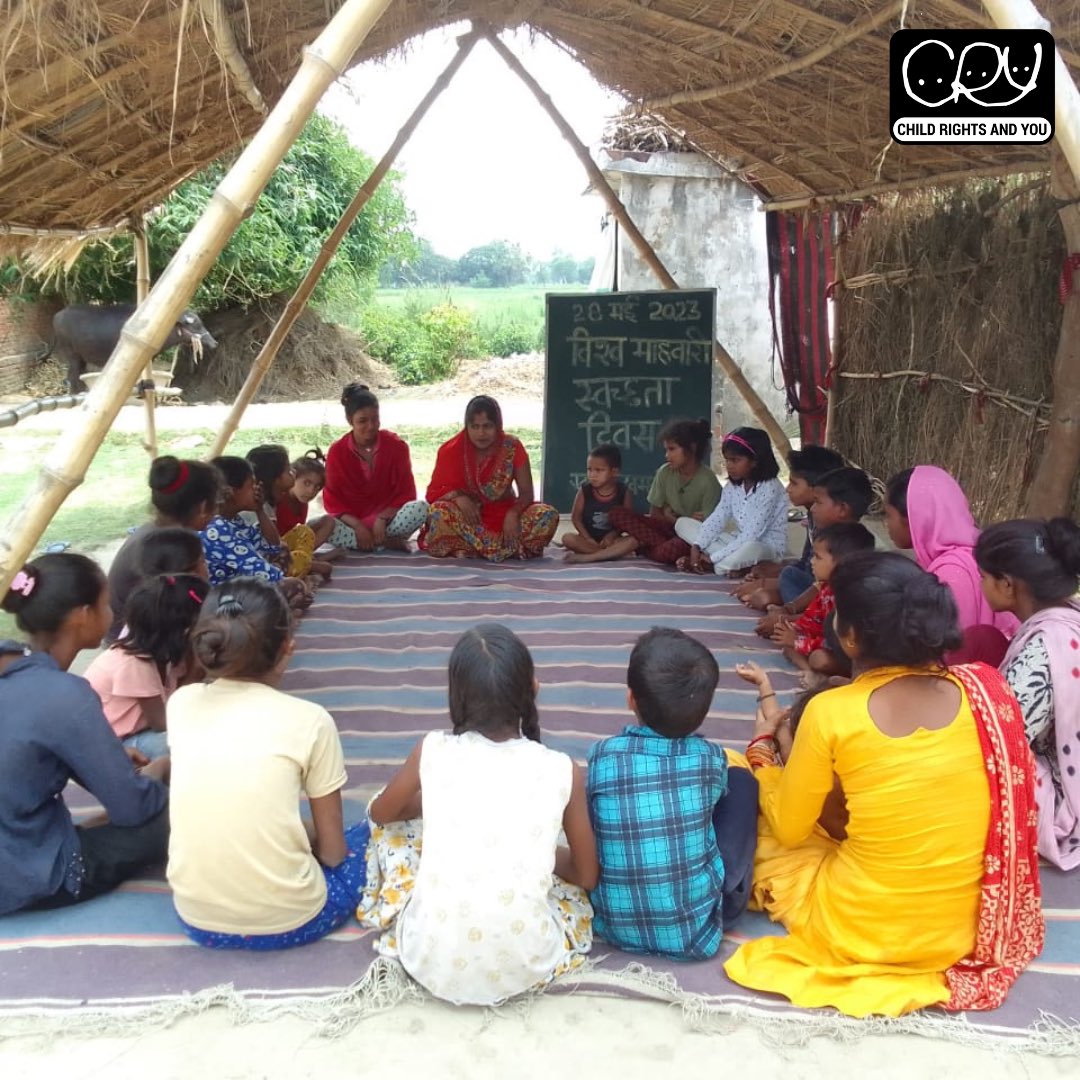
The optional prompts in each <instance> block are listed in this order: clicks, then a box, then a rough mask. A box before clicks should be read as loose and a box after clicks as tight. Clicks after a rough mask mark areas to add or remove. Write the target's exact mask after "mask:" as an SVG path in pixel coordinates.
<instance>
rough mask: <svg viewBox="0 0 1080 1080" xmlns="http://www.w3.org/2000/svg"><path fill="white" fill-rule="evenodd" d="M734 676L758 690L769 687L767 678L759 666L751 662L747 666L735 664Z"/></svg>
mask: <svg viewBox="0 0 1080 1080" xmlns="http://www.w3.org/2000/svg"><path fill="white" fill-rule="evenodd" d="M735 674H736V675H738V676H739V678H740V679H745V680H746V681H747V682H748V683H753V684H754V686H756V687H757V688H758V690H764V689H766V688H767V687H768V686H769V676H768V675H767V674H766V673H765V669H764V668H763V667H762V666H761V665H760V664H755V663H754V662H753V661H751V662H750V663H748V664H736V665H735Z"/></svg>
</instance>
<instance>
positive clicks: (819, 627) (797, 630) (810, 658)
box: [772, 522, 874, 688]
mask: <svg viewBox="0 0 1080 1080" xmlns="http://www.w3.org/2000/svg"><path fill="white" fill-rule="evenodd" d="M873 548H874V536H873V533H871V532H870V530H869V529H867V528H866V526H865V525H859V524H858V523H856V522H842V523H840V524H837V525H830V526H828V527H827V528H824V529H822V530H821V531H820V532H819V533H818V534H817V535H816V536H815V537H814V553H813V556H812V557H811V560H810V569H811V572H812V573H813V575H814V585H815V587H816V588H817V595H816V596H815V597H814V599H813V600H812V601H811V602H810V604H809V606H808V607H807V608H806V610H805V611H804V612H803V613H802V614H801V615H800V616H799V617H798V618H797V619H794V620H792V619H783V620H781V622H780V623H778V624H777V627H776V629H775V630H774V631H773V635H772V639H773V641H775V642H776V643H777V644H778V645H783V646H784V655H785V656H786V657H787V659H788V660H790V661H791V662H792V663H793V664H794V665H795V666H796V667H797V668H799V670H800V671H802V672H803V683H804V684H805V685H806V686H807V687H810V688H813V687H815V686H818V685H820V684H821V683H823V682H825V680H826V679H828V677H829V676H830V675H842V674H845V672H846V665H845V664H844V663H843V659H844V658H843V657H840V656H837V655H836V653H835V652H833V650H832V649H830V648H829V645H828V642H827V640H826V637H827V626H828V622H829V617H830V615H832V612H833V609H834V608H835V606H836V600H835V599H834V597H833V591H832V588H831V587H830V585H829V579H830V578H831V577H832V575H833V571H834V570H835V569H836V567H837V566H838V565H839V563H840V562H842V561H843V560H844V559H846V558H847V557H848V556H849V555H853V554H854V553H855V552H857V551H872V550H873Z"/></svg>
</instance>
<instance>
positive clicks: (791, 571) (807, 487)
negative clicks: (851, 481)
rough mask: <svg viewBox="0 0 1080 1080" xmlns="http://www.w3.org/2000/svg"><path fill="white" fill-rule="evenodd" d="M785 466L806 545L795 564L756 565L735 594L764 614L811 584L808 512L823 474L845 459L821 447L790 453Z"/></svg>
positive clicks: (811, 525) (811, 531)
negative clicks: (803, 514) (802, 512)
mask: <svg viewBox="0 0 1080 1080" xmlns="http://www.w3.org/2000/svg"><path fill="white" fill-rule="evenodd" d="M787 462H788V469H789V474H788V482H787V494H788V498H789V499H790V500H791V505H792V506H799V507H802V508H803V509H804V510H806V522H805V524H806V542H805V543H804V545H803V550H802V555H801V556H800V557H799V559H798V560H797V561H796V562H794V563H789V564H788V565H787V566H783V567H777V566H776V564H775V563H770V564H765V563H762V564H759V565H758V566H756V567H754V569H753V570H751V572H750V573H749V574H748V575H747V578H746V581H744V582H743V584H742V585H740V586H739V588H738V589H736V590H735V595H736V597H738V599H740V600H742V601H743V603H744V604H746V605H747V606H748V607H752V608H756V609H757V610H758V611H764V610H765V609H766V608H767V607H768V606H769V605H770V604H785V603H787V602H788V601H789V600H795V599H796V598H797V597H799V596H801V595H802V594H803V593H804V592H806V590H807V589H809V588H810V586H811V585H813V584H814V576H813V574H812V573H811V570H810V556H811V555H812V554H813V549H812V544H813V539H814V529H815V525H814V515H813V514H812V513H811V512H810V508H811V507H812V506H813V505H814V485H815V484H816V483H817V482H818V481H819V480H820V479H821V477H823V476H824V475H825V474H826V473H828V472H832V470H833V469H842V468H843V467H844V459H843V458H842V457H841V456H840V455H839V454H838V453H837V452H836V451H835V450H829V449H828V448H827V447H824V446H804V447H803V448H802V449H801V450H792V451H791V452H790V453H789V454H788V456H787Z"/></svg>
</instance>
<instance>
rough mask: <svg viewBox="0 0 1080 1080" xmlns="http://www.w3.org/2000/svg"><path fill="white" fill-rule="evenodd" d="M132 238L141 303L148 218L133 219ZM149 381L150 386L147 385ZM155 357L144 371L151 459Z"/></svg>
mask: <svg viewBox="0 0 1080 1080" xmlns="http://www.w3.org/2000/svg"><path fill="white" fill-rule="evenodd" d="M131 238H132V240H133V241H134V244H135V303H136V304H141V303H142V302H143V301H144V300H145V299H146V297H147V295H148V294H149V292H150V244H149V241H148V240H147V238H146V218H145V217H143V216H142V215H136V216H135V217H133V218H132V220H131ZM147 383H149V384H150V385H149V387H147ZM153 387H154V358H153V357H152V356H151V357H150V359H149V360H147V361H146V368H145V370H144V371H143V391H142V399H143V406H144V407H145V409H146V441H145V442H144V443H143V449H144V450H146V452H147V453H148V454H149V455H150V457H151V459H153V458H156V457H157V417H156V416H155V415H154V409H155V407H156V405H157V394H156V393H155V392H154V389H153Z"/></svg>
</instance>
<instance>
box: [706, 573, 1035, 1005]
mask: <svg viewBox="0 0 1080 1080" xmlns="http://www.w3.org/2000/svg"><path fill="white" fill-rule="evenodd" d="M831 584H832V586H833V591H834V593H835V596H836V629H837V634H838V637H839V639H840V644H841V647H842V648H843V650H844V652H845V653H847V655H848V656H849V657H850V658H851V661H852V664H853V667H854V673H855V677H854V679H853V680H852V682H851V683H850V684H849V685H847V686H842V687H838V688H836V689H832V690H826V691H824V692H822V693H820V694H818V695H817V696H816V697H815V698H814V699H813V700H812V701H810V702H809V704H807V706H806V709H805V711H804V712H803V716H802V719H801V721H800V723H799V726H798V731H797V734H796V735H795V737H794V739H793V738H792V735H791V731H790V729H789V728H788V727H787V725H786V723H785V722H784V720H783V714H782V713H780V714H779V715H778V713H779V710H776V708H775V696H774V695H773V694H772V692H771V691H770V690H768V688H767V687H764V688H763V690H762V693H761V694H760V700H761V705H760V709H759V712H758V722H757V734H756V735H755V737H754V739H753V740H752V741H751V743H750V746H749V747H748V749H747V758H748V759H749V762H750V765H751V767H752V768H753V769H754V773H755V776H756V777H757V780H758V785H759V792H760V795H759V799H760V811H761V812H760V816H759V819H758V848H757V854H756V856H755V860H754V885H753V896H752V899H751V906H756V907H758V908H759V909H760V908H763V909H764V910H765V911H767V912H768V913H769V915H770V916H771V917H772V918H773V919H774V920H776V921H778V922H781V923H783V924H784V926H785V927H786V928H787V930H788V934H787V936H786V937H764V938H759V939H757V940H756V941H750V942H748V943H747V944H745V945H742V946H741V947H740V948H739V949H738V950H737V951H736V952H735V953H734V955H733V956H732V957H731V959H730V960H728V962H727V963H726V964H725V970H726V971H727V974H728V975H729V976H730V977H731V978H732V979H733V980H734V981H735V982H737V983H740V984H741V985H743V986H749V987H751V988H753V989H755V990H767V991H771V992H773V993H778V994H783V995H784V996H785V997H788V998H790V999H791V1000H792V1001H793V1002H794V1003H795V1004H796V1005H799V1006H803V1007H813V1006H827V1005H831V1006H833V1007H835V1008H837V1009H840V1010H841V1011H842V1012H845V1013H847V1014H848V1015H850V1016H860V1017H861V1016H868V1015H871V1014H878V1015H885V1016H898V1015H900V1014H902V1013H907V1012H911V1011H912V1010H915V1009H920V1008H924V1007H926V1006H929V1005H942V1006H944V1007H945V1008H946V1009H952V1010H963V1009H994V1008H997V1006H999V1005H1000V1004H1001V1003H1002V1002H1003V1001H1004V1000H1005V996H1006V994H1007V993H1008V991H1009V988H1010V987H1011V986H1012V984H1013V983H1014V982H1015V981H1016V977H1017V976H1018V975H1019V974H1020V972H1021V971H1023V969H1024V968H1025V967H1026V966H1027V965H1028V964H1029V963H1030V962H1031V961H1032V960H1033V959H1034V958H1035V957H1036V956H1037V955H1038V954H1039V952H1040V951H1041V949H1042V944H1043V935H1044V924H1043V915H1042V907H1041V899H1040V897H1041V893H1040V886H1039V868H1038V856H1037V853H1036V830H1035V825H1036V807H1035V794H1034V783H1033V781H1034V775H1035V770H1034V763H1033V761H1032V757H1031V751H1030V749H1029V748H1028V743H1027V738H1026V736H1025V732H1024V721H1023V717H1022V716H1021V714H1020V709H1019V706H1018V705H1017V702H1016V699H1015V698H1014V697H1013V695H1012V693H1011V692H1010V690H1009V688H1008V685H1007V683H1006V682H1005V680H1004V678H1003V677H1002V676H1001V675H1000V674H999V673H998V671H997V670H996V669H995V668H991V667H989V666H988V665H986V664H981V663H975V664H970V665H959V666H956V667H953V668H947V667H945V666H944V665H943V663H942V660H941V658H942V656H943V655H944V654H945V653H947V652H949V651H951V650H953V649H955V648H958V647H959V645H960V641H961V633H960V629H959V625H958V620H957V609H956V602H955V601H954V600H953V597H952V593H951V592H950V591H949V589H948V587H947V586H945V585H942V584H941V583H940V582H939V581H938V580H937V579H936V578H935V577H934V576H933V575H931V574H928V573H926V572H925V571H924V570H920V569H919V567H918V566H917V565H916V564H915V563H913V562H911V561H910V560H908V559H906V558H904V557H903V556H902V555H897V554H880V553H874V552H866V553H861V554H858V555H853V556H851V557H849V558H848V559H846V560H844V562H843V563H842V564H841V565H840V566H839V567H837V569H836V571H835V573H834V574H833V577H832V579H831ZM769 699H771V700H769ZM837 801H839V803H840V808H841V810H842V809H843V804H846V811H847V823H846V825H842V824H840V823H841V822H842V821H843V814H842V813H841V814H839V815H837V814H836V813H835V812H828V811H835V810H836V807H835V806H833V805H832V804H833V803H835V802H837ZM823 811H827V812H826V813H825V816H824V818H823V819H822V813H823ZM819 819H822V820H824V821H825V823H826V824H827V825H828V827H829V831H828V832H826V831H825V829H824V828H823V827H822V825H821V824H819Z"/></svg>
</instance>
